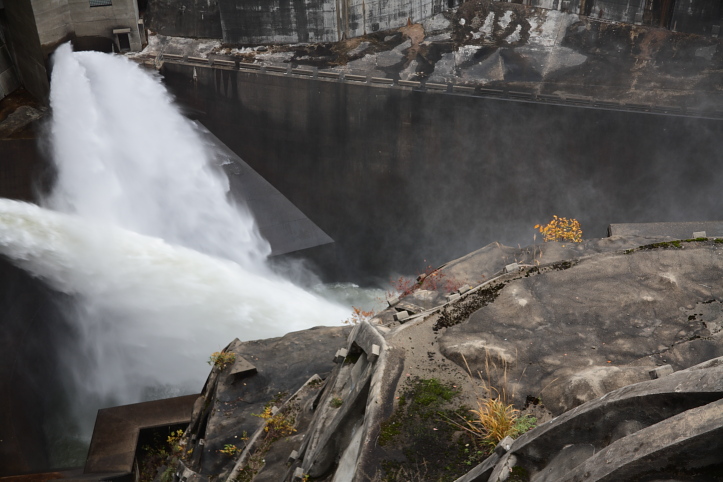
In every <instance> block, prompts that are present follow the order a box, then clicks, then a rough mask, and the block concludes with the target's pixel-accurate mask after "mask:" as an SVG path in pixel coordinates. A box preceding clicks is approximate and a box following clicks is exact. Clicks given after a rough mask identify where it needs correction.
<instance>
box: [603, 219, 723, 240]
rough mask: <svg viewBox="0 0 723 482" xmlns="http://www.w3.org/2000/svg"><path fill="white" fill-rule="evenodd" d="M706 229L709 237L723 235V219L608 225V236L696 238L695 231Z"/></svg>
mask: <svg viewBox="0 0 723 482" xmlns="http://www.w3.org/2000/svg"><path fill="white" fill-rule="evenodd" d="M701 231H705V232H706V233H707V234H708V236H709V237H718V236H721V237H723V221H696V222H686V223H624V224H611V225H610V226H608V236H670V237H671V238H675V239H691V238H694V237H695V236H693V233H695V232H701Z"/></svg>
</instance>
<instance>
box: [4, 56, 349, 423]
mask: <svg viewBox="0 0 723 482" xmlns="http://www.w3.org/2000/svg"><path fill="white" fill-rule="evenodd" d="M50 101H51V108H52V125H51V129H50V130H51V139H50V140H51V144H52V148H53V155H54V162H55V164H56V167H57V180H56V183H55V185H54V187H53V190H52V192H51V194H50V195H49V196H48V197H47V199H45V200H44V202H43V205H44V207H38V206H35V205H31V204H26V203H20V202H14V201H9V200H0V250H2V253H3V254H5V255H7V256H8V257H9V258H11V259H12V260H14V262H16V263H17V264H18V265H19V266H21V267H22V268H24V269H26V270H27V271H29V272H30V273H32V274H33V275H35V276H37V277H39V278H41V279H43V280H44V281H46V282H47V283H48V284H49V285H50V286H52V287H53V288H54V289H56V290H58V291H60V292H63V293H67V294H69V295H72V299H73V303H72V306H68V307H67V310H68V313H67V316H68V318H69V319H70V320H72V325H73V329H74V330H75V331H76V332H77V335H78V337H79V341H78V344H77V346H73V347H68V349H66V352H65V353H63V356H62V359H63V360H64V362H63V363H64V364H65V366H63V367H62V369H63V371H64V372H65V373H66V374H67V375H68V377H69V383H68V387H69V390H70V391H71V392H74V397H75V400H76V403H75V408H76V409H77V410H78V412H80V413H79V414H78V420H79V421H80V422H79V423H80V428H79V431H80V436H81V437H88V436H89V434H90V430H92V423H93V419H94V416H95V410H96V409H97V408H100V407H101V406H108V405H113V404H124V403H132V402H137V401H141V400H142V399H144V398H146V399H147V398H149V397H158V396H164V395H168V396H170V395H180V394H183V393H193V392H197V391H200V390H201V388H202V384H203V381H204V380H205V377H206V376H207V374H208V372H209V366H208V365H207V364H206V360H208V357H209V355H210V354H211V353H212V352H214V351H217V350H220V349H221V348H223V347H224V346H225V345H226V344H227V343H229V342H230V341H231V340H233V339H234V338H236V337H238V338H240V339H242V340H251V339H260V338H267V337H272V336H279V335H282V334H284V333H287V332H290V331H295V330H301V329H305V328H309V327H312V326H318V325H336V324H339V323H340V322H341V320H343V319H345V318H347V317H348V315H349V309H348V308H346V307H342V306H341V305H339V304H334V303H331V302H328V301H325V300H324V299H322V298H321V297H319V296H318V295H315V294H311V293H309V292H306V291H304V290H303V289H301V288H299V287H297V286H295V285H293V284H292V283H291V282H289V281H286V280H284V279H282V278H281V277H279V276H278V275H275V274H273V273H272V272H271V270H270V269H269V268H268V267H267V266H266V265H265V259H266V256H267V255H268V254H269V252H270V249H269V245H268V243H267V242H266V241H265V240H264V239H262V237H261V236H260V235H259V234H258V231H257V230H256V227H255V225H254V221H253V218H252V217H251V215H250V214H249V212H248V211H247V210H246V209H245V208H244V207H243V206H237V205H234V204H232V203H231V202H230V201H229V197H228V180H227V179H226V178H225V176H224V175H223V173H222V171H221V169H220V168H219V166H216V165H213V163H212V160H213V159H214V155H213V152H209V150H208V149H207V147H206V146H204V143H203V141H202V140H201V137H200V135H199V131H198V128H197V127H196V126H195V125H194V124H193V123H191V122H190V121H188V120H187V119H186V118H184V117H183V116H182V115H181V114H180V113H179V111H178V110H177V108H176V107H175V106H174V104H173V103H172V100H171V98H170V96H169V95H168V94H167V92H166V91H165V89H164V88H163V86H162V85H161V84H160V81H159V79H158V78H156V77H154V75H152V74H150V73H147V72H145V71H143V70H142V69H141V68H140V67H139V66H138V65H136V64H134V63H132V62H130V61H128V60H127V59H125V58H123V57H120V56H114V55H108V54H102V53H97V52H72V49H71V47H70V45H69V44H66V45H63V46H61V47H60V48H58V50H57V51H56V53H55V55H54V63H53V76H52V82H51V96H50Z"/></svg>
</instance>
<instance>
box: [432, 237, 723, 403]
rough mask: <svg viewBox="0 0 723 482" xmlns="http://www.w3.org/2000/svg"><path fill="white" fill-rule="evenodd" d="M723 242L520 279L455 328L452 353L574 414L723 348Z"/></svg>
mask: <svg viewBox="0 0 723 482" xmlns="http://www.w3.org/2000/svg"><path fill="white" fill-rule="evenodd" d="M719 251H720V248H719V247H718V246H717V245H715V244H714V243H712V242H710V243H687V244H686V245H684V247H683V248H681V249H659V250H651V251H638V252H635V253H632V254H622V253H616V254H609V255H602V256H597V257H593V258H589V259H582V260H580V261H577V262H574V263H569V264H561V265H558V268H557V269H555V268H553V269H549V270H543V271H541V272H535V270H534V269H533V270H532V271H530V272H528V273H525V274H524V275H522V276H520V277H519V278H517V279H511V280H509V281H507V282H506V284H505V286H504V287H503V288H502V289H501V290H500V291H499V296H498V297H497V298H496V299H495V300H494V302H493V303H490V304H489V305H487V306H484V307H482V308H481V309H479V310H478V311H476V312H475V313H474V314H472V315H471V316H470V317H469V320H468V321H466V322H464V323H462V324H460V325H457V326H454V327H451V328H449V329H447V330H446V332H445V333H444V335H443V336H442V337H441V338H440V341H439V342H440V348H441V351H442V353H443V354H444V355H445V356H447V357H448V358H450V359H451V360H453V361H455V362H456V363H458V364H460V365H461V366H464V364H465V363H466V364H468V365H469V366H470V367H471V368H472V370H473V371H479V372H481V373H483V374H485V373H486V372H490V375H491V376H492V377H493V378H494V379H500V378H501V377H503V376H505V374H506V376H507V378H508V380H512V382H513V383H514V384H515V385H516V387H517V390H516V397H517V398H518V401H522V400H524V399H525V398H526V397H527V396H533V397H538V398H539V397H541V398H542V399H543V401H544V402H545V405H546V406H547V407H548V408H549V409H550V410H552V411H553V412H554V413H556V414H559V413H562V412H565V411H567V410H569V409H571V408H573V407H575V406H577V405H579V404H581V403H584V402H586V401H589V400H592V399H593V398H597V397H599V396H601V395H603V394H605V393H607V392H609V391H611V390H613V389H616V388H620V387H622V386H625V385H628V384H631V383H636V382H639V381H643V380H646V379H649V374H648V372H649V370H650V369H652V368H655V367H656V366H658V365H665V364H668V363H669V364H671V365H672V366H673V367H674V368H675V369H681V368H686V367H688V366H691V365H693V364H696V363H699V362H702V361H704V360H706V359H709V358H711V357H715V356H720V355H723V346H722V344H721V339H722V338H723V335H722V334H721V330H720V328H719V326H720V325H719V323H720V319H721V315H722V314H723V311H722V305H721V303H720V302H719V301H717V300H720V299H721V297H722V296H723V292H722V291H721V288H720V286H719V285H718V284H717V283H716V282H715V280H716V279H720V276H721V274H723V264H722V263H721V259H720V254H719Z"/></svg>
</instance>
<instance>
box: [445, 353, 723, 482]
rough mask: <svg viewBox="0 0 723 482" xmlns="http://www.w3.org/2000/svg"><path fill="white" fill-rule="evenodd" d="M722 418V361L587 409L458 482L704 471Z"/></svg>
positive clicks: (713, 458) (715, 452) (715, 456)
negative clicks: (515, 473) (510, 476)
mask: <svg viewBox="0 0 723 482" xmlns="http://www.w3.org/2000/svg"><path fill="white" fill-rule="evenodd" d="M722 413H723V357H721V358H716V359H713V360H709V361H706V362H704V363H701V364H699V365H696V366H693V367H690V368H688V369H686V370H682V371H679V372H676V373H673V374H671V375H668V376H665V377H663V378H659V379H656V380H651V381H647V382H642V383H637V384H634V385H628V386H626V387H623V388H620V389H618V390H615V391H613V392H610V393H608V394H606V395H603V396H602V397H600V398H597V399H595V400H592V401H589V402H587V403H584V404H583V405H580V406H578V407H576V408H574V409H572V410H570V411H568V412H565V413H564V414H562V415H560V416H559V417H557V418H555V419H553V420H551V421H549V422H547V423H545V424H543V425H541V426H539V427H538V428H536V429H535V430H532V431H530V432H528V433H526V434H524V435H522V436H521V437H520V438H518V439H517V440H516V441H515V442H514V443H513V444H512V445H511V447H510V449H509V451H508V452H507V453H505V454H504V455H503V456H502V457H500V458H499V459H498V457H497V455H493V456H492V457H490V458H489V459H487V460H485V461H484V462H483V463H482V464H480V465H479V466H478V467H476V468H475V469H473V470H472V471H471V472H469V473H468V474H466V475H465V476H463V477H461V478H459V479H457V482H501V481H504V480H506V479H507V476H508V474H509V473H510V472H511V471H515V470H518V471H520V472H524V473H525V474H527V476H528V477H530V479H529V480H532V481H535V482H543V481H545V482H547V481H563V480H564V481H571V482H572V481H578V480H585V481H589V482H593V481H609V482H611V481H614V480H616V481H617V480H633V479H635V478H636V477H642V476H645V475H647V474H649V473H653V472H656V471H660V470H663V469H667V468H675V469H676V470H681V471H683V470H685V469H686V468H696V467H705V466H706V465H711V464H714V463H716V462H719V461H720V454H721V450H722V448H721V445H720V442H716V441H717V440H720V438H721V437H720V435H721V433H723V417H721V414H722ZM656 461H657V462H656ZM660 461H667V462H665V464H667V465H666V466H664V467H662V466H661V464H662V465H665V464H663V462H660ZM671 464H672V465H671ZM656 473H657V472H656Z"/></svg>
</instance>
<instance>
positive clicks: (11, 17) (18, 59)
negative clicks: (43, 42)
mask: <svg viewBox="0 0 723 482" xmlns="http://www.w3.org/2000/svg"><path fill="white" fill-rule="evenodd" d="M3 5H4V6H5V8H3V9H0V24H2V28H3V32H4V36H5V41H6V42H7V45H8V47H9V50H10V52H11V55H12V57H13V61H14V62H15V66H16V67H17V73H18V75H19V77H20V79H19V80H20V82H21V83H22V84H23V86H24V87H25V88H26V89H27V90H28V92H30V93H31V94H33V96H35V98H36V99H38V100H39V101H41V102H45V101H46V100H47V97H48V94H49V93H50V82H49V80H48V72H47V70H46V64H45V62H46V58H45V55H44V54H43V49H42V48H41V46H40V37H39V36H38V30H37V26H36V24H35V15H34V14H33V6H32V5H31V2H30V0H13V1H11V2H4V3H3Z"/></svg>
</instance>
